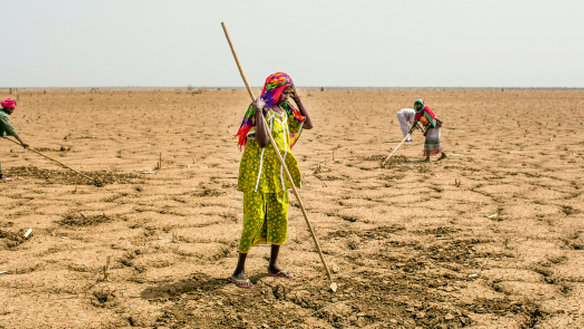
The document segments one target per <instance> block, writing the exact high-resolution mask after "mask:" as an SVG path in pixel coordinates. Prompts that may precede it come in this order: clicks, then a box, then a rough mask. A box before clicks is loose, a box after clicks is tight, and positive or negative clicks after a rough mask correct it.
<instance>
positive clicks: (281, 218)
mask: <svg viewBox="0 0 584 329" xmlns="http://www.w3.org/2000/svg"><path fill="white" fill-rule="evenodd" d="M289 204H290V201H289V199H288V191H283V192H280V193H257V192H244V193H243V230H242V232H241V240H240V241H239V252H240V253H242V254H247V253H248V252H249V250H250V249H251V247H252V246H255V245H256V244H261V243H268V244H274V245H278V246H281V245H283V244H284V243H286V237H287V236H288V206H289Z"/></svg>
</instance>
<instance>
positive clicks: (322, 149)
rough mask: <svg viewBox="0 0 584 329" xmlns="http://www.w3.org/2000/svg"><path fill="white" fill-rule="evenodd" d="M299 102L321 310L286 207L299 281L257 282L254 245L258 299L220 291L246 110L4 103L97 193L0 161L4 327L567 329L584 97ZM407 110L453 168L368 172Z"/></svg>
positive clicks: (240, 105) (574, 291) (578, 293)
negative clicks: (429, 126)
mask: <svg viewBox="0 0 584 329" xmlns="http://www.w3.org/2000/svg"><path fill="white" fill-rule="evenodd" d="M300 94H301V96H302V97H303V99H304V102H305V104H306V105H307V107H308V109H309V110H310V111H311V113H312V116H313V120H314V121H315V126H316V127H315V129H313V130H311V131H305V132H304V134H303V136H302V138H301V139H300V141H299V143H298V145H297V146H296V147H295V149H294V153H295V155H296V156H297V158H298V159H299V161H300V167H301V170H302V171H303V173H304V175H305V177H304V188H303V189H302V190H301V192H300V193H301V196H302V198H303V201H304V203H305V204H306V206H307V211H308V215H309V218H310V221H311V222H312V224H313V226H314V228H315V231H316V233H317V236H318V238H319V240H320V243H321V245H322V248H323V251H324V253H325V257H326V259H327V261H328V262H329V265H330V267H331V270H332V272H333V279H334V281H335V282H336V283H337V284H338V290H337V291H336V292H332V291H330V289H329V282H328V281H327V278H326V275H325V272H324V269H323V267H322V265H321V263H320V260H319V257H318V254H317V253H316V252H315V247H314V244H313V241H312V239H311V237H310V234H309V232H308V231H307V228H306V224H305V223H304V219H303V217H302V215H301V212H300V209H299V207H298V202H296V201H295V200H294V201H292V204H291V212H290V230H289V236H288V242H287V244H286V246H285V247H284V248H283V250H282V255H281V265H282V266H284V267H285V268H286V269H288V270H290V271H292V272H294V274H295V275H296V278H294V279H292V280H285V279H276V278H273V277H268V276H267V275H266V271H267V259H268V253H269V249H268V248H267V247H265V246H260V247H256V248H254V249H252V253H251V254H250V258H249V261H248V264H249V265H248V268H247V273H248V275H250V277H251V279H252V282H253V283H254V284H255V289H253V290H249V291H248V290H241V289H237V288H236V287H235V286H233V285H232V284H230V283H229V281H228V280H227V278H228V277H229V276H230V274H231V272H232V270H233V269H234V266H235V263H236V260H237V244H238V241H239V234H240V232H241V221H242V204H241V203H242V195H241V193H240V192H238V191H237V190H236V183H237V173H238V165H239V159H240V156H241V154H240V153H239V150H238V149H237V147H236V143H235V142H234V141H233V140H232V139H231V136H232V135H233V134H234V133H235V131H236V130H237V127H238V126H239V122H240V120H241V116H242V114H243V112H244V111H245V108H246V106H247V104H248V99H247V94H246V92H245V90H241V89H237V90H232V89H223V90H186V89H183V90H174V89H172V90H171V89H162V90H120V89H116V90H111V89H110V90H105V89H93V90H42V89H35V90H18V91H15V92H14V93H13V94H9V91H8V90H0V96H1V97H0V98H2V97H8V96H10V97H13V98H15V97H18V99H19V100H20V102H19V105H20V106H19V108H18V109H17V111H16V112H15V113H14V115H12V121H13V124H14V125H15V127H16V128H17V130H18V131H19V132H20V134H21V136H22V137H23V139H24V140H25V141H27V142H29V143H30V144H31V145H32V146H33V147H35V148H37V149H38V150H40V151H41V152H43V153H44V154H46V155H49V156H51V157H53V158H55V159H57V160H59V161H61V162H63V163H66V164H67V165H70V166H71V167H73V168H75V169H77V170H80V171H81V172H83V173H85V174H87V175H90V176H92V177H96V178H97V179H98V180H99V181H100V182H101V184H102V186H101V187H98V186H96V185H95V184H94V183H93V182H91V181H89V180H87V179H85V178H82V177H80V176H78V175H76V174H74V173H72V172H70V171H68V170H67V169H65V168H62V167H61V166H59V165H57V164H55V163H53V162H51V161H50V160H48V159H45V158H42V157H40V156H39V155H37V154H34V153H32V152H29V151H26V150H24V149H22V148H20V147H18V146H16V145H14V144H12V143H10V142H8V141H6V140H1V141H0V161H2V165H3V166H4V168H5V169H7V172H8V174H9V175H10V176H12V177H13V178H15V182H14V183H10V184H1V185H0V191H1V193H0V203H1V205H2V211H1V213H0V255H1V256H0V273H2V274H0V328H130V327H136V328H351V327H359V328H462V327H465V328H583V327H584V302H583V297H584V270H583V265H584V221H583V218H584V215H583V210H584V202H583V201H584V196H583V194H582V187H583V183H584V173H583V170H582V168H583V164H584V160H583V154H584V145H583V144H584V133H583V130H582V128H583V127H584V126H583V122H584V121H583V114H584V91H582V90H515V89H484V90H481V89H466V90H465V89H379V90H377V89H326V90H324V91H321V90H320V89H304V90H301V91H300ZM417 98H424V99H425V100H426V102H427V104H428V105H429V106H430V107H431V108H433V109H434V110H435V112H436V113H437V115H438V117H439V118H441V119H442V120H443V121H444V129H443V133H442V134H443V137H442V142H443V146H444V147H445V149H446V151H447V152H448V153H449V154H451V155H453V156H451V157H450V158H448V159H446V160H444V161H441V162H433V163H431V164H423V163H420V162H419V161H420V160H422V157H421V154H422V149H423V138H422V136H421V135H420V133H419V132H416V133H415V135H414V136H413V139H414V142H413V143H408V144H407V145H404V146H402V147H401V148H400V149H399V150H398V151H397V152H396V155H395V156H394V157H393V158H392V159H391V160H390V161H389V164H388V165H387V166H386V167H385V168H382V167H381V165H380V164H381V162H382V161H383V159H384V158H385V157H386V156H387V155H388V154H389V153H390V151H391V150H392V149H393V148H395V147H396V146H397V145H398V143H399V142H400V141H401V139H402V136H401V131H400V129H399V125H398V122H397V119H396V117H395V113H396V112H397V111H398V110H399V109H401V108H404V107H411V105H412V103H413V102H414V100H415V99H417ZM160 159H162V161H161V166H159V167H158V168H157V163H158V162H159V161H160ZM291 199H293V197H292V196H291ZM29 228H32V229H33V232H32V234H31V235H29V237H28V238H26V239H25V238H24V235H25V232H26V231H27V230H28V229H29ZM108 256H110V257H111V264H110V274H109V279H110V280H109V281H103V280H101V279H102V277H103V274H102V272H103V266H104V264H105V263H106V258H107V257H108ZM4 271H5V272H4Z"/></svg>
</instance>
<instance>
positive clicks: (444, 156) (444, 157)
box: [438, 152, 448, 161]
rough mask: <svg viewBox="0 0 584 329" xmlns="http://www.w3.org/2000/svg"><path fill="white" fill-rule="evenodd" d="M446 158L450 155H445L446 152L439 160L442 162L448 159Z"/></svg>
mask: <svg viewBox="0 0 584 329" xmlns="http://www.w3.org/2000/svg"><path fill="white" fill-rule="evenodd" d="M446 158H448V155H447V154H446V153H444V152H443V153H442V156H441V157H440V159H438V161H440V160H444V159H446Z"/></svg>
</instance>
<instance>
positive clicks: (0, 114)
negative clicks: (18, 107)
mask: <svg viewBox="0 0 584 329" xmlns="http://www.w3.org/2000/svg"><path fill="white" fill-rule="evenodd" d="M4 133H6V136H14V137H16V136H18V133H17V132H16V129H14V127H13V126H12V123H11V122H10V118H9V117H8V114H6V112H4V111H2V110H0V136H4Z"/></svg>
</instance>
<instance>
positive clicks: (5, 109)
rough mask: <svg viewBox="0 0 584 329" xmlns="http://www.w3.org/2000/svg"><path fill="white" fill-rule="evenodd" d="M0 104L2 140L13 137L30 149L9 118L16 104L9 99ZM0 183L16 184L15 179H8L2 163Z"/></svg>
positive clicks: (0, 165) (0, 166)
mask: <svg viewBox="0 0 584 329" xmlns="http://www.w3.org/2000/svg"><path fill="white" fill-rule="evenodd" d="M0 104H1V105H2V109H1V110H0V131H1V132H2V138H6V137H7V136H13V137H14V138H16V139H17V140H18V141H19V142H20V144H21V145H22V146H24V147H28V146H29V145H28V144H27V143H25V142H24V141H23V140H22V139H21V138H20V136H18V133H17V132H16V130H15V129H14V127H13V126H12V123H11V122H10V118H9V117H8V116H9V115H11V114H12V113H13V112H14V110H15V109H16V102H15V101H14V100H12V99H10V98H7V99H5V100H3V101H2V102H0ZM0 182H1V183H9V182H14V179H12V178H8V177H6V175H5V173H4V170H3V169H2V164H1V163H0Z"/></svg>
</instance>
